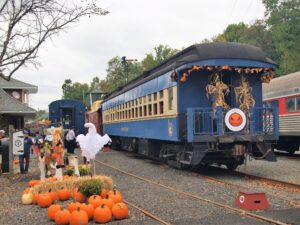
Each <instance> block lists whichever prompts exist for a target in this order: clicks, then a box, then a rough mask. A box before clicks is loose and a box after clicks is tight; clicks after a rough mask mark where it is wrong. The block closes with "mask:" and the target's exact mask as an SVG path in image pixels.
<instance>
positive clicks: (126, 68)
mask: <svg viewBox="0 0 300 225" xmlns="http://www.w3.org/2000/svg"><path fill="white" fill-rule="evenodd" d="M136 61H137V59H126V56H123V57H122V58H121V63H122V64H123V66H124V74H125V84H127V82H128V62H136Z"/></svg>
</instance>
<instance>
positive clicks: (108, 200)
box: [100, 195, 115, 210]
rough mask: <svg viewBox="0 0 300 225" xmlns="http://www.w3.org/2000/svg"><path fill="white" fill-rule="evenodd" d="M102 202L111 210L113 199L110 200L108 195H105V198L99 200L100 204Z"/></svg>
mask: <svg viewBox="0 0 300 225" xmlns="http://www.w3.org/2000/svg"><path fill="white" fill-rule="evenodd" d="M103 204H104V205H106V206H107V207H108V208H109V209H110V210H111V209H112V207H113V206H114V204H115V203H114V200H112V199H111V198H109V197H108V195H106V198H104V199H102V200H101V203H100V205H103Z"/></svg>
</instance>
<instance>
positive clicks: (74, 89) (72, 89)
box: [62, 79, 90, 106]
mask: <svg viewBox="0 0 300 225" xmlns="http://www.w3.org/2000/svg"><path fill="white" fill-rule="evenodd" d="M62 91H63V96H62V98H63V99H74V100H79V101H82V102H83V103H84V104H85V105H86V106H89V99H88V97H87V96H86V95H87V93H89V92H90V87H89V85H88V84H86V83H84V84H81V83H79V82H75V83H73V82H72V80H70V79H67V80H65V82H64V84H63V85H62Z"/></svg>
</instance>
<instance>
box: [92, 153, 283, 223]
mask: <svg viewBox="0 0 300 225" xmlns="http://www.w3.org/2000/svg"><path fill="white" fill-rule="evenodd" d="M94 161H95V162H97V163H99V164H102V165H104V166H106V167H109V168H111V169H114V170H117V171H119V172H120V173H123V174H126V175H128V176H131V177H134V178H136V179H139V180H142V181H145V182H147V183H150V184H153V185H156V186H160V187H163V188H165V189H168V190H171V191H173V192H175V193H178V194H182V195H185V196H189V197H191V198H194V199H197V200H200V201H203V202H206V203H209V204H212V205H215V206H218V207H220V208H225V209H228V210H231V211H233V212H235V213H239V214H241V215H245V216H248V217H251V218H255V219H257V220H260V221H264V222H268V223H271V224H276V225H288V224H287V223H284V222H281V221H278V220H274V219H272V218H268V217H264V216H260V215H257V214H255V213H251V212H248V211H245V210H242V209H238V208H234V207H232V206H229V205H224V204H222V203H218V202H215V201H212V200H209V199H206V198H203V197H200V196H197V195H194V194H191V193H188V192H185V191H182V190H178V189H176V188H173V187H170V186H167V185H164V184H161V183H158V182H156V181H153V180H149V179H147V178H144V177H140V176H137V175H135V174H132V173H129V172H125V171H124V170H121V169H119V168H117V167H114V166H111V165H109V164H107V163H104V162H102V161H99V160H96V159H95V160H94Z"/></svg>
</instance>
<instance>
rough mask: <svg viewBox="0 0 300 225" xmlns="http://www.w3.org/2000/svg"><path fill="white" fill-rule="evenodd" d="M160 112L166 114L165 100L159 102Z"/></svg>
mask: <svg viewBox="0 0 300 225" xmlns="http://www.w3.org/2000/svg"><path fill="white" fill-rule="evenodd" d="M159 114H164V102H159Z"/></svg>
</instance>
